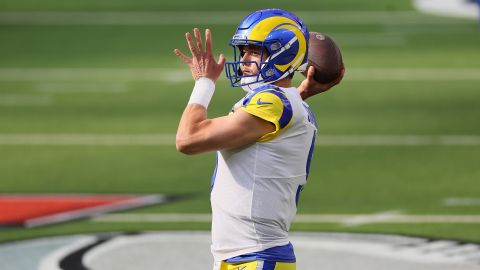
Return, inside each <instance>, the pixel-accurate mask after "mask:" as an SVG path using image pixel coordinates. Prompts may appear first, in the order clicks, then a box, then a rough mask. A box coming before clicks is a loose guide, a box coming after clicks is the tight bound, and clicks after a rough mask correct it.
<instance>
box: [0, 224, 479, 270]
mask: <svg viewBox="0 0 480 270" xmlns="http://www.w3.org/2000/svg"><path fill="white" fill-rule="evenodd" d="M289 238H290V241H292V243H293V245H294V247H295V253H296V256H297V265H298V269H304V270H317V269H318V266H319V264H320V265H321V266H322V267H321V268H322V269H325V270H333V269H358V270H367V269H368V270H380V269H389V270H405V269H409V270H478V269H480V249H479V245H478V244H475V243H460V242H458V241H454V240H448V239H444V240H434V239H427V238H418V237H407V236H396V235H381V234H353V233H321V232H316V233H311V232H308V233H307V232H292V233H291V234H290V237H289ZM210 244H211V235H210V232H206V231H195V232H191V231H190V232H189V231H184V232H174V231H164V232H143V233H139V234H134V235H129V234H122V233H112V234H103V235H76V236H68V237H65V236H59V237H49V238H39V239H34V240H25V241H17V242H13V243H4V244H0V266H1V267H2V270H24V269H26V268H25V266H26V265H27V264H25V262H26V260H25V257H28V258H29V260H28V266H30V268H28V269H38V270H60V269H65V270H72V269H96V270H107V269H108V270H110V269H116V270H134V269H135V270H136V269H142V270H158V269H159V265H160V266H161V268H162V269H171V270H176V269H211V266H212V264H213V262H212V256H211V254H210V248H209V246H210ZM185 254H187V255H188V259H182V260H179V259H178V258H184V256H185ZM72 255H75V256H76V259H75V260H71V261H70V262H69V263H68V264H63V265H62V267H61V268H60V262H61V261H63V260H64V259H65V258H67V257H70V258H71V256H72Z"/></svg>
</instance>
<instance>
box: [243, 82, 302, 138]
mask: <svg viewBox="0 0 480 270" xmlns="http://www.w3.org/2000/svg"><path fill="white" fill-rule="evenodd" d="M241 109H242V110H244V111H245V112H247V113H249V114H251V115H254V116H256V117H259V118H261V119H264V120H265V121H268V122H270V123H272V124H273V125H275V130H274V131H273V132H271V133H267V134H265V135H264V136H262V137H261V138H260V139H258V141H260V142H265V141H270V140H272V139H274V138H275V137H277V136H278V135H279V134H280V132H282V131H283V130H285V129H286V128H287V127H288V126H289V125H290V124H291V122H292V119H293V117H292V116H293V112H292V106H291V104H290V101H289V100H288V98H287V97H286V95H285V93H284V92H283V91H281V90H277V89H266V90H262V91H259V92H254V93H252V94H251V95H250V96H249V97H247V98H246V99H245V100H244V102H243V106H242V107H241Z"/></svg>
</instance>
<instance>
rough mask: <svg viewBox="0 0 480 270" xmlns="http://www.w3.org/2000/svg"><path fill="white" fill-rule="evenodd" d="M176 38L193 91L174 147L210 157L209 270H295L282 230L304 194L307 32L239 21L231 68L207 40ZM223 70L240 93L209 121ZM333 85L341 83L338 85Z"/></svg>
mask: <svg viewBox="0 0 480 270" xmlns="http://www.w3.org/2000/svg"><path fill="white" fill-rule="evenodd" d="M205 39H206V42H205V44H204V43H203V40H202V37H201V34H200V31H199V30H198V29H196V28H195V29H194V37H192V35H191V34H190V33H187V34H186V40H187V43H188V47H189V49H190V52H191V57H189V56H186V55H184V54H183V53H182V52H180V51H179V50H178V49H176V50H175V54H176V55H177V56H178V57H179V58H180V59H181V60H182V61H184V62H185V63H186V64H188V66H189V68H190V70H191V72H192V77H193V79H194V80H195V86H194V89H193V91H192V94H191V97H190V100H189V102H188V105H187V107H186V108H185V111H184V112H183V114H182V117H181V119H180V123H179V125H178V130H177V136H176V145H177V149H178V150H179V151H181V152H182V153H185V154H197V153H203V152H207V151H217V163H216V168H215V171H214V173H213V177H212V185H211V206H212V246H211V250H212V253H213V256H214V260H215V265H214V270H233V269H235V270H237V269H244V270H253V269H257V270H258V269H260V270H261V269H264V270H273V269H275V270H291V269H296V259H295V254H294V248H293V245H292V243H290V241H289V239H288V231H289V228H290V223H291V221H292V219H293V217H294V216H295V214H296V211H297V204H298V200H299V195H300V192H301V191H302V189H303V186H304V185H305V184H306V181H307V177H308V173H309V169H310V164H311V163H310V161H311V159H312V154H313V149H314V144H315V136H316V133H317V124H316V121H315V117H314V115H313V113H312V111H311V110H310V108H309V107H308V105H307V104H306V103H305V102H304V101H303V99H302V96H303V98H306V97H309V96H311V95H314V94H315V93H319V92H323V91H325V90H327V89H329V88H331V87H332V86H334V85H335V84H336V83H338V81H339V80H338V81H336V82H333V83H330V84H327V85H323V84H319V83H318V82H315V81H314V80H313V74H314V69H313V67H312V68H310V69H309V70H308V76H307V78H306V79H305V80H304V81H303V82H302V84H301V85H300V86H299V89H297V88H295V87H292V78H293V74H294V72H295V71H297V70H298V69H301V68H302V67H305V66H306V62H307V56H308V43H309V32H308V30H307V27H306V25H305V24H304V23H303V22H302V21H301V20H300V19H299V18H298V17H297V16H295V15H294V14H292V13H290V12H288V11H285V10H280V9H265V10H259V11H255V12H253V13H251V14H249V15H248V16H247V17H245V19H244V20H243V21H242V22H241V23H240V24H239V25H238V27H237V29H236V32H235V34H234V35H233V38H232V39H231V40H230V42H229V44H230V45H231V46H232V47H233V50H234V58H235V59H234V60H233V61H231V62H226V61H225V58H224V56H223V55H220V56H219V59H218V61H217V60H215V58H214V56H213V53H212V51H213V50H212V34H211V32H210V30H208V29H207V30H206V31H205ZM224 68H225V72H226V75H227V78H228V79H229V80H230V82H231V85H232V86H234V87H241V88H243V89H244V90H245V91H246V92H247V93H246V95H245V97H244V98H242V99H241V100H240V101H238V102H237V103H236V104H235V105H234V106H233V107H232V110H231V112H230V114H228V115H226V116H223V117H218V118H213V119H209V118H208V117H207V108H208V105H209V103H210V100H211V98H212V96H213V94H214V92H215V83H216V81H217V80H218V78H219V77H220V75H221V73H222V72H223V70H224ZM339 79H341V78H339Z"/></svg>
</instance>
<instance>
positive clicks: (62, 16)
mask: <svg viewBox="0 0 480 270" xmlns="http://www.w3.org/2000/svg"><path fill="white" fill-rule="evenodd" d="M247 14H248V11H157V12H149V11H125V12H115V11H107V12H100V11H93V12H48V11H45V12H43V11H42V12H38V11H37V12H35V11H32V12H0V25H94V26H95V25H165V26H169V25H236V24H238V22H240V21H241V20H242V19H243V17H244V16H245V15H247ZM295 14H297V15H298V16H299V17H300V18H302V19H303V20H304V21H305V22H306V23H310V24H314V25H318V24H320V25H347V24H348V25H351V24H357V25H358V24H361V25H367V24H385V25H392V24H401V25H419V24H425V25H430V24H435V25H439V24H443V25H445V24H470V23H471V21H468V20H467V21H465V20H449V19H445V18H441V17H440V18H439V17H434V16H425V15H423V14H421V13H418V12H414V11H295Z"/></svg>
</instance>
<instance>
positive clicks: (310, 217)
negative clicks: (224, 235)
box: [93, 214, 480, 225]
mask: <svg viewBox="0 0 480 270" xmlns="http://www.w3.org/2000/svg"><path fill="white" fill-rule="evenodd" d="M369 217H373V218H370V219H369V220H366V218H369ZM377 217H378V214H372V215H354V214H325V215H324V214H318V215H314V214H303V215H297V216H296V217H295V219H294V220H293V222H294V223H342V224H346V225H360V224H367V223H467V224H470V223H472V224H473V223H475V224H476V223H480V215H404V214H391V215H389V216H388V217H386V216H385V215H383V216H382V218H377ZM211 218H212V217H211V215H210V214H109V215H105V216H100V217H95V218H93V221H95V222H128V223H130V222H134V223H136V222H152V223H165V222H210V221H211ZM360 218H361V219H363V221H364V222H363V221H362V222H361V223H358V224H352V220H356V219H360ZM367 221H368V222H367Z"/></svg>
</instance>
